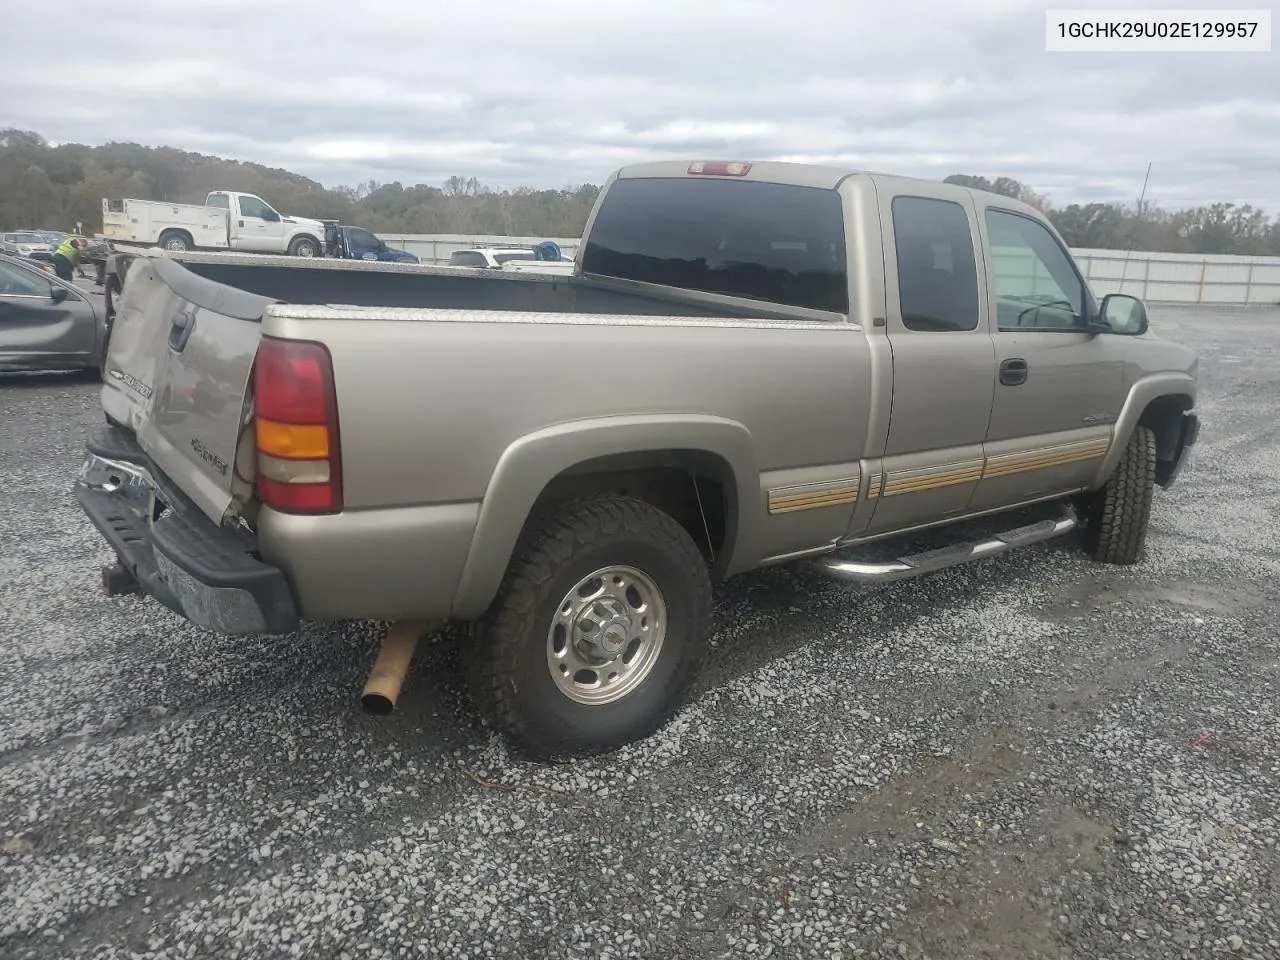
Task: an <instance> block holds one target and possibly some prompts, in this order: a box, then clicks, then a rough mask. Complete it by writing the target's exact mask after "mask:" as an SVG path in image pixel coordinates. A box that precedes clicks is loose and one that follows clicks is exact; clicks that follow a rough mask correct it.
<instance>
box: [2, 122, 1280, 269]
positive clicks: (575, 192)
mask: <svg viewBox="0 0 1280 960" xmlns="http://www.w3.org/2000/svg"><path fill="white" fill-rule="evenodd" d="M946 179H947V182H948V183H958V184H962V185H966V186H972V187H977V188H979V189H983V190H990V191H993V192H995V193H999V194H1003V195H1005V196H1010V197H1016V198H1018V199H1020V200H1024V201H1026V202H1027V203H1030V204H1032V205H1034V206H1036V207H1038V208H1039V209H1041V210H1043V211H1044V212H1045V213H1046V214H1047V215H1048V216H1049V218H1050V219H1051V220H1052V221H1053V223H1054V225H1055V226H1056V227H1057V228H1058V230H1059V232H1061V234H1062V236H1063V239H1065V240H1066V241H1067V243H1068V245H1070V246H1072V247H1078V248H1098V249H1129V248H1131V249H1134V250H1149V251H1163V252H1170V253H1210V254H1215V253H1233V254H1255V255H1257V254H1261V255H1270V256H1280V217H1276V218H1275V219H1272V218H1270V217H1268V216H1267V214H1266V213H1265V211H1263V210H1260V209H1257V208H1256V207H1253V206H1251V205H1249V204H1241V203H1234V202H1223V203H1214V204H1210V205H1208V206H1202V207H1195V208H1193V209H1187V210H1174V211H1170V210H1164V209H1161V208H1160V207H1159V206H1157V205H1156V204H1154V203H1152V202H1150V201H1144V202H1143V204H1142V206H1141V209H1139V207H1138V205H1137V204H1136V203H1135V204H1125V203H1087V204H1079V203H1073V204H1069V205H1067V206H1064V207H1058V206H1055V205H1054V204H1052V203H1051V202H1050V200H1049V199H1048V198H1047V197H1045V196H1044V195H1043V194H1040V193H1037V192H1036V191H1035V190H1034V189H1032V188H1031V187H1029V186H1027V185H1026V184H1023V183H1021V182H1019V181H1017V180H1014V179H1012V178H1009V177H996V178H994V179H987V178H985V177H981V176H973V175H969V174H955V175H952V176H950V177H947V178H946ZM210 190H240V191H244V192H247V193H255V194H257V195H259V196H261V197H262V198H263V199H265V200H267V201H268V202H269V203H271V204H272V205H273V206H275V207H276V208H277V209H279V210H280V211H281V212H283V213H290V214H295V215H297V216H304V217H315V218H319V219H333V220H340V221H341V222H343V223H348V224H355V225H358V226H362V227H366V228H368V229H370V230H373V231H374V232H375V233H389V234H392V233H462V234H497V235H508V236H538V237H577V236H580V235H581V233H582V229H583V227H584V226H585V225H586V221H587V216H588V214H590V212H591V207H592V205H593V204H594V203H595V200H596V196H597V195H598V194H599V192H600V188H599V187H598V186H596V185H594V184H589V183H587V184H581V185H577V186H570V187H565V188H563V189H560V190H539V189H534V188H531V187H516V188H515V189H510V190H494V189H491V188H489V187H487V186H485V185H484V184H482V183H480V182H479V181H477V180H476V179H475V178H474V177H460V176H455V177H450V178H449V179H448V180H447V181H445V182H444V183H443V184H441V185H439V186H434V185H430V184H422V183H419V184H415V185H413V186H404V185H403V184H401V183H398V182H397V183H381V184H380V183H376V182H374V181H368V182H366V183H362V184H359V185H357V186H354V187H335V188H326V187H325V186H323V185H322V184H320V183H318V182H316V181H315V180H311V179H309V178H308V177H304V176H301V175H299V174H296V173H291V172H290V171H288V170H282V169H278V168H273V167H266V166H263V165H262V164H257V163H244V162H241V161H237V160H224V159H222V158H220V157H211V156H205V155H203V154H198V153H190V152H188V151H185V150H178V149H175V148H173V147H144V146H140V145H139V144H136V143H108V144H104V145H102V146H98V147H89V146H85V145H83V144H76V143H67V144H59V145H57V146H53V145H51V144H49V143H48V141H46V140H45V139H44V138H43V137H42V136H40V135H39V134H38V133H34V132H31V131H26V130H16V129H6V130H0V229H5V230H14V229H24V228H25V229H34V230H43V229H49V230H69V229H72V228H73V227H74V226H75V224H76V223H81V224H82V225H83V229H84V230H85V231H86V232H95V231H97V230H99V229H101V227H102V199H103V198H104V197H110V198H120V197H132V198H138V199H142V200H167V201H171V202H175V203H201V202H203V200H204V197H205V194H207V193H208V192H209V191H210Z"/></svg>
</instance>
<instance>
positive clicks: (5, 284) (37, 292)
mask: <svg viewBox="0 0 1280 960" xmlns="http://www.w3.org/2000/svg"><path fill="white" fill-rule="evenodd" d="M51 286H52V284H51V283H50V282H49V281H48V280H45V279H44V278H43V277H41V276H40V275H39V274H38V273H36V272H34V271H32V270H23V269H22V268H21V267H15V266H11V265H10V264H7V263H0V297H3V296H9V297H41V298H46V297H48V296H49V288H50V287H51ZM50 305H52V301H50ZM0 322H2V321H0Z"/></svg>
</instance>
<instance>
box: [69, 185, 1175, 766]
mask: <svg viewBox="0 0 1280 960" xmlns="http://www.w3.org/2000/svg"><path fill="white" fill-rule="evenodd" d="M245 261H254V262H252V263H247V262H245ZM357 267H360V268H364V269H355V268H357ZM106 368H107V369H106V376H105V384H104V387H103V390H102V406H103V410H104V412H105V415H106V417H105V419H106V423H104V424H103V425H102V426H101V428H100V429H98V430H97V431H96V432H95V433H94V434H93V435H91V436H90V437H89V439H88V443H87V451H86V456H85V460H84V463H83V466H82V468H81V472H80V476H79V479H78V481H77V490H78V495H79V499H80V503H81V504H82V506H83V509H84V511H85V513H86V514H87V515H88V517H89V518H90V519H91V520H92V521H93V523H94V524H95V525H96V526H97V528H98V529H99V530H100V531H101V533H102V535H103V536H104V537H105V539H106V540H107V542H108V543H109V545H110V547H111V549H112V550H113V551H114V552H115V554H116V557H117V561H118V562H117V563H116V564H115V565H114V566H111V567H109V568H108V569H107V570H106V571H105V575H106V578H107V579H108V581H121V582H122V583H123V586H120V588H121V589H125V588H128V589H138V590H142V591H144V592H146V593H148V594H150V595H151V596H152V597H154V598H155V599H156V600H158V601H159V602H161V603H163V604H165V605H166V606H168V607H169V608H171V609H172V610H173V611H175V612H176V613H178V614H180V615H181V616H183V617H185V618H186V619H188V620H189V621H191V622H192V623H194V624H197V625H200V626H202V627H205V628H208V629H210V630H214V631H219V632H222V633H224V634H230V635H236V634H255V633H266V634H278V633H287V632H290V631H293V630H295V629H296V628H297V627H298V625H299V623H300V622H301V621H302V620H324V619H365V618H367V619H373V620H380V621H391V622H393V623H394V622H410V623H414V622H417V623H421V622H435V621H441V620H451V621H460V622H463V623H465V624H469V627H468V628H467V629H466V631H465V632H467V633H468V634H469V636H470V638H471V643H470V644H469V647H468V655H469V658H470V665H469V667H468V674H469V677H470V685H471V689H472V691H473V693H474V696H475V698H476V701H477V705H478V707H479V708H480V709H481V712H482V713H483V714H484V715H485V716H486V717H488V719H489V720H490V722H491V723H492V724H494V725H495V726H496V728H497V729H499V730H501V731H502V732H503V733H504V734H505V735H506V737H507V738H508V740H509V742H510V743H512V744H513V746H515V747H516V748H517V749H519V750H520V751H522V752H524V753H525V754H526V755H529V756H533V757H542V758H548V759H555V758H564V757H572V756H580V755H585V754H590V753H593V752H601V751H607V750H610V749H613V748H616V747H617V746H619V745H621V744H624V743H627V742H630V741H633V740H635V739H637V738H640V737H643V736H646V735H647V734H648V733H650V732H652V731H653V730H655V729H656V728H657V727H658V726H659V725H661V724H662V723H663V722H664V721H665V720H666V719H667V718H668V717H669V716H670V715H671V714H672V713H673V711H675V710H676V709H677V708H678V706H679V704H680V703H681V702H682V700H683V699H684V698H685V697H686V696H687V691H688V689H689V686H690V683H691V680H692V678H693V677H694V675H695V671H696V669H697V666H698V664H699V662H700V661H701V659H702V657H703V651H704V637H705V634H706V632H707V629H708V622H709V618H710V612H711V597H712V589H713V585H714V584H716V583H718V582H720V581H723V580H724V579H725V578H728V577H732V576H734V575H736V574H740V573H742V572H744V571H749V570H753V569H756V568H760V567H763V566H766V565H772V564H782V563H790V562H803V563H806V564H810V565H812V566H813V567H815V568H816V569H817V570H819V571H821V572H823V573H825V574H827V575H829V576H831V577H834V578H838V579H842V580H848V581H852V582H855V583H875V582H878V581H891V580H895V579H899V578H903V577H911V576H918V575H921V574H928V573H930V572H932V571H936V570H940V569H943V568H946V567H948V566H951V565H954V564H957V563H961V562H965V561H970V560H975V559H979V558H984V557H990V556H994V555H996V554H999V553H1002V552H1005V551H1008V550H1011V549H1015V548H1020V547H1025V546H1028V545H1030V544H1034V543H1039V542H1041V541H1044V540H1047V539H1049V538H1050V537H1056V536H1061V535H1065V534H1070V533H1073V532H1074V535H1075V536H1076V537H1077V538H1078V542H1079V543H1080V544H1081V546H1082V548H1083V549H1085V550H1086V551H1087V552H1088V553H1089V554H1091V555H1092V556H1093V557H1094V558H1096V559H1097V560H1098V561H1101V562H1104V563H1120V564H1132V563H1135V562H1138V561H1139V560H1140V559H1141V558H1142V556H1143V551H1144V543H1145V538H1146V531H1147V525H1148V517H1149V514H1150V510H1151V506H1152V499H1153V491H1154V489H1155V488H1156V487H1168V486H1169V485H1170V484H1172V483H1173V482H1174V481H1175V478H1176V477H1177V476H1178V474H1179V471H1180V470H1181V468H1182V466H1183V464H1184V462H1185V460H1186V456H1187V452H1188V449H1189V448H1190V447H1191V445H1192V444H1193V443H1194V442H1195V440H1196V436H1197V433H1198V429H1199V420H1198V417H1197V414H1196V412H1195V403H1196V381H1197V359H1196V357H1195V355H1194V354H1193V353H1192V352H1191V351H1189V350H1187V349H1186V348H1184V347H1182V346H1179V345H1176V344H1173V343H1169V342H1166V341H1163V340H1161V339H1159V338H1158V337H1157V336H1156V335H1155V334H1154V333H1153V332H1152V331H1151V330H1150V329H1149V323H1148V317H1147V311H1146V307H1145V305H1144V304H1143V303H1142V302H1141V301H1139V300H1137V299H1135V298H1133V297H1129V296H1123V295H1118V294H1112V295H1108V296H1105V297H1103V298H1101V300H1099V299H1097V298H1096V297H1095V295H1094V294H1093V292H1092V291H1091V290H1090V287H1089V285H1088V283H1087V282H1086V281H1085V279H1084V277H1083V276H1082V275H1081V273H1080V271H1079V269H1078V268H1077V266H1076V264H1075V263H1074V262H1073V260H1072V258H1071V256H1070V254H1069V252H1068V250H1067V248H1066V246H1065V245H1064V243H1063V242H1062V239H1061V237H1060V236H1059V235H1058V234H1057V233H1056V232H1055V230H1054V229H1053V227H1052V226H1051V224H1050V223H1049V222H1048V221H1047V220H1046V219H1045V218H1044V217H1043V216H1042V215H1041V214H1040V213H1039V212H1038V211H1037V210H1035V209H1034V208H1032V207H1030V206H1027V205H1025V204H1022V203H1020V202H1018V201H1015V200H1012V199H1009V198H1008V197H1003V196H997V195H994V194H988V193H983V192H979V191H975V190H972V189H969V188H966V187H961V186H954V185H948V184H941V183H933V182H928V181H923V180H916V179H908V178H903V177H896V176H886V175H878V174H872V173H866V172H859V171H852V170H845V169H837V168H831V167H825V166H814V165H802V164H789V163H775V162H764V163H747V162H710V161H694V162H673V161H664V162H654V163H645V164H640V165H635V166H628V167H624V168H623V169H621V170H619V171H617V172H615V173H614V174H612V175H611V176H610V177H609V179H608V181H607V183H606V185H605V187H604V189H603V190H602V191H601V194H600V197H599V199H598V201H597V204H596V206H595V208H594V210H593V211H592V213H591V216H590V219H589V221H588V223H587V227H586V230H585V234H584V237H583V242H582V247H581V249H580V251H579V253H578V255H577V258H576V261H575V267H574V272H573V274H572V275H570V276H555V275H542V274H533V273H506V272H503V271H492V270H466V269H459V268H456V267H454V268H448V267H438V268H437V267H427V266H415V265H406V264H378V263H367V264H363V263H359V262H358V261H351V262H348V261H326V260H312V261H301V260H297V259H289V258H270V257H264V258H253V257H241V258H235V257H234V255H223V254H184V255H178V254H166V253H161V252H156V251H153V252H150V253H148V254H145V255H139V256H138V257H136V258H135V259H134V260H133V261H132V263H131V265H130V266H129V267H128V277H127V283H126V284H125V286H124V293H123V296H122V299H121V303H120V308H119V312H118V315H117V317H116V320H115V329H114V332H113V334H112V338H111V343H110V347H109V352H108V356H107V360H106ZM926 533H927V534H929V535H930V536H933V537H934V538H935V541H934V542H933V545H932V546H929V547H928V548H927V549H920V548H919V547H918V544H919V543H920V542H921V540H920V538H921V536H922V535H923V534H926ZM939 536H941V542H940V543H939V542H937V541H936V538H938V537H939ZM117 585H118V586H119V585H120V584H117Z"/></svg>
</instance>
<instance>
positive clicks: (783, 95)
mask: <svg viewBox="0 0 1280 960" xmlns="http://www.w3.org/2000/svg"><path fill="white" fill-rule="evenodd" d="M1049 5H1050V4H1046V3H1044V2H1043V0H1042V2H1040V3H1026V2H1020V0H931V2H926V0H891V2H886V3H881V4H875V5H873V4H872V3H870V2H867V0H863V2H859V0H683V2H675V0H647V2H635V0H520V2H515V0H472V2H469V3H465V4H463V3H459V4H456V5H454V4H446V3H444V0H416V2H414V0H365V2H355V0H306V2H302V0H217V2H178V0H112V2H111V3H108V4H105V5H103V4H90V5H89V6H87V7H80V8H78V9H76V10H75V12H74V13H73V14H72V15H71V16H69V17H63V16H61V15H56V16H53V17H51V15H50V12H49V8H48V7H47V5H42V4H35V3H20V4H11V5H8V9H6V12H5V15H4V18H3V19H4V24H3V27H4V29H3V34H2V35H0V49H3V53H4V56H3V62H4V68H3V75H4V81H3V91H4V92H3V94H0V127H3V126H18V127H21V128H24V129H31V130H36V131H38V132H40V133H41V134H43V135H44V136H45V137H47V138H49V139H50V140H53V141H55V142H60V141H66V140H75V141H79V142H82V143H91V144H97V143H103V142H106V141H109V140H129V141H135V142H139V143H144V144H151V145H162V144H163V145H171V146H176V147H182V148H186V149H190V150H196V151H199V152H203V153H211V154H218V155H221V156H227V157H234V158H237V159H242V160H254V161H258V162H261V163H266V164H269V165H272V166H281V167H286V168H289V169H293V170H296V171H298V172H300V173H304V174H307V175H309V176H312V177H314V178H316V179H318V180H320V181H322V182H323V183H325V184H327V185H336V184H343V183H345V184H354V183H357V182H361V181H367V180H370V179H372V180H377V181H379V182H385V181H390V180H400V181H402V182H404V183H432V184H438V183H440V182H441V181H443V180H444V179H445V178H447V177H448V176H450V175H452V174H460V175H463V176H475V177H478V178H480V179H481V180H482V181H483V182H486V183H489V184H491V185H494V186H512V185H516V184H522V183H523V184H529V185H533V186H550V187H560V186H565V185H569V184H576V183H582V182H585V181H589V182H596V183H598V182H600V181H601V180H602V179H603V178H604V177H605V176H606V175H607V174H608V172H609V171H610V170H611V169H613V168H614V167H616V166H619V165H621V164H623V163H628V162H632V161H635V160H641V159H647V158H652V157H671V156H675V157H723V158H728V159H738V158H742V159H792V160H813V161H822V162H835V163H839V164H842V165H848V166H852V167H857V168H862V169H872V170H880V171H884V172H892V173H905V174H910V175H915V176H924V177H931V178H942V177H944V176H946V175H947V174H950V173H957V172H960V173H975V174H982V175H986V176H991V177H994V176H998V175H1002V174H1003V175H1008V176H1013V177H1016V178H1018V179H1020V180H1023V181H1024V182H1026V183H1028V184H1030V185H1032V186H1033V187H1035V188H1037V189H1038V190H1040V191H1042V192H1047V193H1048V194H1049V196H1050V198H1051V199H1052V200H1053V201H1054V202H1055V203H1068V202H1072V201H1087V200H1129V201H1132V200H1133V199H1135V198H1136V195H1137V193H1138V190H1139V188H1140V186H1141V183H1142V176H1143V173H1144V172H1145V170H1146V165H1147V162H1148V161H1153V162H1154V167H1153V169H1152V173H1151V185H1150V187H1149V190H1148V196H1149V197H1150V198H1152V199H1155V200H1156V201H1157V202H1159V203H1160V204H1161V205H1163V206H1167V207H1177V206H1184V205H1196V204H1201V203H1208V202H1214V201H1219V200H1222V201H1237V202H1252V203H1255V204H1261V205H1263V206H1265V207H1267V208H1268V209H1269V210H1271V211H1275V212H1280V96H1278V91H1280V53H1276V52H1272V53H1195V54H1175V53H1147V54H1135V53H1115V54H1096V53H1095V54H1084V53H1047V52H1046V51H1045V20H1044V11H1045V7H1046V6H1049ZM1139 5H1141V0H1132V2H1131V3H1130V4H1125V3H1112V4H1098V3H1088V2H1082V0H1075V2H1072V3H1055V4H1052V6H1055V7H1059V6H1060V7H1068V8H1070V9H1081V8H1088V7H1092V8H1106V7H1108V6H1111V7H1115V6H1122V7H1127V6H1139ZM1240 5H1241V6H1248V5H1249V4H1248V3H1242V4H1240ZM1252 5H1253V6H1255V7H1269V6H1271V5H1272V4H1271V0H1268V2H1266V3H1258V2H1257V0H1254V2H1253V4H1252ZM1152 6H1155V5H1152ZM1158 6H1160V7H1163V8H1165V9H1169V8H1178V7H1183V8H1191V7H1194V4H1177V3H1174V2H1169V0H1166V2H1164V3H1161V4H1159V5H1158ZM1201 6H1202V7H1206V6H1207V7H1213V6H1214V4H1211V3H1207V2H1204V0H1202V2H1201Z"/></svg>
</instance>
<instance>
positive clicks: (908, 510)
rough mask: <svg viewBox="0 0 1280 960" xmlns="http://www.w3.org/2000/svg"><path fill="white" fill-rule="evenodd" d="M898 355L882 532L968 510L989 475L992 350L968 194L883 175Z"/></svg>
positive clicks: (877, 527)
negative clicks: (985, 469)
mask: <svg viewBox="0 0 1280 960" xmlns="http://www.w3.org/2000/svg"><path fill="white" fill-rule="evenodd" d="M876 186H877V191H878V194H879V197H878V204H879V209H880V221H881V227H882V231H883V236H884V263H885V291H886V310H887V313H888V316H887V318H886V326H887V332H888V335H889V343H890V347H891V350H892V353H893V397H892V401H891V410H890V415H889V435H888V443H887V445H886V448H885V452H884V459H883V461H882V463H881V465H880V466H881V478H880V482H879V484H878V485H877V484H876V483H875V482H874V478H873V483H872V486H871V489H870V491H869V495H871V496H874V495H877V494H878V501H877V503H876V506H875V509H874V512H873V513H872V516H871V522H870V526H869V527H868V528H867V529H866V530H865V531H863V533H878V532H883V531H888V530H897V529H903V528H906V527H911V526H916V525H919V524H924V523H930V522H933V521H936V520H941V519H946V518H948V517H951V516H955V515H957V514H961V513H964V512H965V511H966V510H967V509H968V508H969V502H970V500H971V499H972V497H973V494H974V491H975V490H976V488H977V485H978V480H979V478H980V477H981V475H982V463H983V461H982V444H983V441H984V440H985V438H986V435H987V423H988V421H989V419H990V416H991V402H992V394H993V393H994V389H995V387H994V382H995V355H994V352H993V349H992V344H991V335H990V332H989V330H988V327H987V308H986V299H985V298H984V297H982V296H980V295H979V290H980V285H979V281H978V276H979V271H978V262H979V261H978V258H977V256H976V251H977V250H979V249H980V240H979V235H978V230H977V223H976V212H975V208H974V206H973V203H972V200H971V199H970V197H969V196H968V194H967V193H965V192H961V191H957V190H955V189H954V188H952V187H947V186H946V185H942V184H938V185H934V184H930V183H924V182H915V181H909V180H899V179H896V178H888V177H879V178H876Z"/></svg>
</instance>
